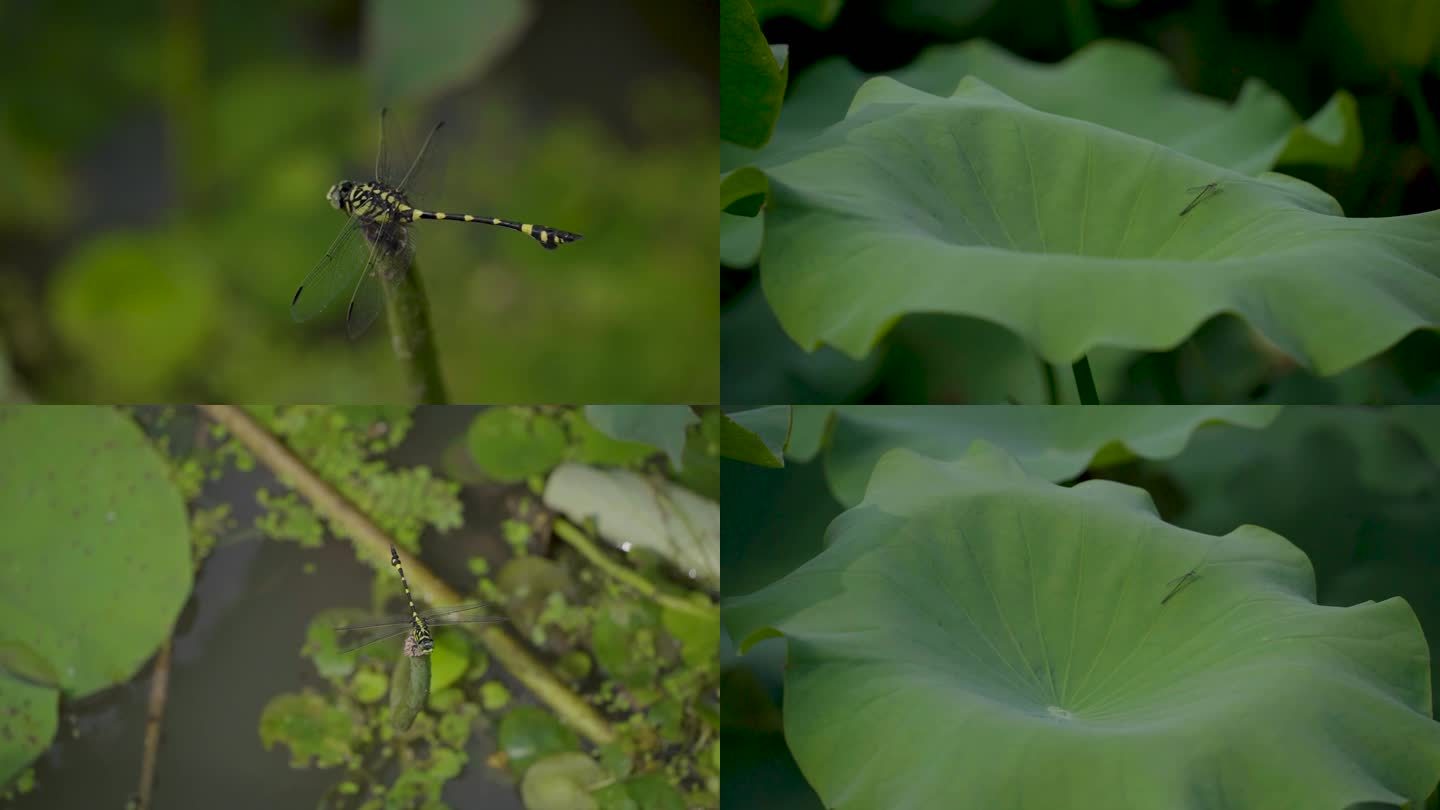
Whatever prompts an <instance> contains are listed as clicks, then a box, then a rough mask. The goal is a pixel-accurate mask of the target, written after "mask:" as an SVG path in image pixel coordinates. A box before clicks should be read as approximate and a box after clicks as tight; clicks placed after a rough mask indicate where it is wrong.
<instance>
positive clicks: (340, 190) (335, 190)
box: [325, 180, 355, 211]
mask: <svg viewBox="0 0 1440 810" xmlns="http://www.w3.org/2000/svg"><path fill="white" fill-rule="evenodd" d="M354 187H355V184H354V183H352V182H350V181H349V180H345V181H342V182H339V183H336V184H335V185H333V186H331V187H330V190H329V191H327V192H326V193H325V199H327V200H329V201H330V205H331V206H333V207H334V208H336V209H337V210H340V211H344V210H345V202H346V201H347V200H349V199H350V189H352V188H354Z"/></svg>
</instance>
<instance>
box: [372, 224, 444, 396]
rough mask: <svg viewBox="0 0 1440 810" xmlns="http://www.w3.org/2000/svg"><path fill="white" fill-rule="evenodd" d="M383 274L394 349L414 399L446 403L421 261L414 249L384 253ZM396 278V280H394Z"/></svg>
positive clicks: (391, 344) (379, 261)
mask: <svg viewBox="0 0 1440 810" xmlns="http://www.w3.org/2000/svg"><path fill="white" fill-rule="evenodd" d="M377 263H378V264H380V265H381V267H380V270H379V272H380V277H381V278H382V279H386V281H385V283H384V284H383V285H382V286H383V287H384V288H385V310H386V314H387V316H388V317H387V318H386V320H387V321H389V323H390V348H392V349H394V351H395V357H396V358H398V359H399V360H400V365H401V366H403V367H404V368H405V377H406V380H407V381H408V382H409V384H410V398H411V399H412V400H413V401H414V402H416V403H419V404H422V405H440V404H444V403H445V402H446V400H447V399H448V397H447V396H446V394H445V381H444V379H443V378H441V376H440V356H439V355H438V354H436V352H435V336H434V333H433V332H432V331H431V329H430V306H429V304H427V303H426V301H425V288H424V286H423V285H422V284H421V282H420V263H419V262H418V261H416V260H415V251H414V250H413V249H407V250H402V251H400V252H399V253H394V254H389V253H385V252H381V253H380V257H379V259H378V262H377ZM391 279H394V281H391Z"/></svg>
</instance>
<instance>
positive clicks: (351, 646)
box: [335, 602, 505, 652]
mask: <svg viewBox="0 0 1440 810" xmlns="http://www.w3.org/2000/svg"><path fill="white" fill-rule="evenodd" d="M492 608H493V606H492V605H490V604H488V603H485V602H468V603H466V604H463V605H451V606H450V607H444V608H437V609H435V610H424V611H421V612H420V618H421V619H423V620H424V621H425V624H426V625H428V626H429V627H431V628H432V629H433V628H436V627H449V626H451V625H456V624H495V623H499V622H503V621H505V618H504V617H503V616H476V615H474V612H475V611H479V610H490V609H492ZM412 626H413V622H412V620H411V617H410V614H408V613H397V614H394V615H391V616H381V617H377V618H376V619H375V621H373V622H366V623H364V624H350V625H345V626H344V627H337V628H335V636H336V640H337V646H339V647H340V651H341V652H353V651H355V650H358V649H360V648H361V647H368V646H370V645H371V644H375V643H377V642H381V641H384V640H386V639H391V638H396V637H397V636H403V635H405V634H406V633H409V632H410V630H411V628H412Z"/></svg>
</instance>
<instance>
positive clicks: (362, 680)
mask: <svg viewBox="0 0 1440 810" xmlns="http://www.w3.org/2000/svg"><path fill="white" fill-rule="evenodd" d="M389 686H390V679H389V678H386V677H385V676H384V675H381V674H380V673H378V672H376V671H374V670H373V669H362V670H359V671H357V672H356V673H355V677H353V678H351V679H350V689H351V692H352V693H353V694H354V695H355V699H356V700H358V701H360V702H361V703H374V702H376V701H378V700H380V698H383V697H385V690H386V688H387V687H389Z"/></svg>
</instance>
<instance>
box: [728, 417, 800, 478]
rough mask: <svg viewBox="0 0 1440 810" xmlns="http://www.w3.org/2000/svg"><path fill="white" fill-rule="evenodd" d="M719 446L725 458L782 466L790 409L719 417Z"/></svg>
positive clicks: (787, 437) (762, 464)
mask: <svg viewBox="0 0 1440 810" xmlns="http://www.w3.org/2000/svg"><path fill="white" fill-rule="evenodd" d="M722 419H723V421H722V422H721V433H720V445H721V450H722V453H723V454H724V456H725V458H728V459H734V460H735V461H744V462H746V463H748V464H759V465H760V466H762V467H784V466H785V443H786V442H787V441H788V440H789V438H790V408H789V406H785V405H777V406H774V407H770V408H757V409H755V410H752V411H739V412H736V413H734V414H724V415H722Z"/></svg>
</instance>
